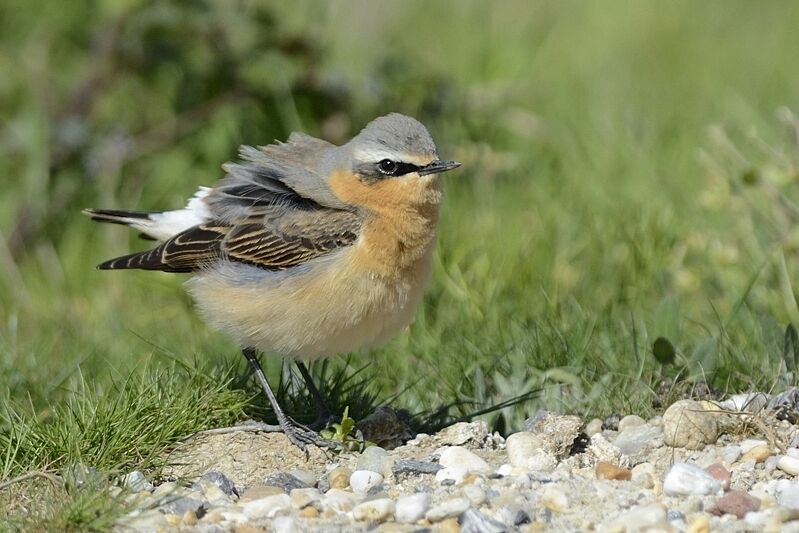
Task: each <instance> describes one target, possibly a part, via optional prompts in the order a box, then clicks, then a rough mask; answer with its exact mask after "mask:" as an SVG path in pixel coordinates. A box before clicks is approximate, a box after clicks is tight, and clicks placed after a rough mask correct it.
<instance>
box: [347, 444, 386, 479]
mask: <svg viewBox="0 0 799 533" xmlns="http://www.w3.org/2000/svg"><path fill="white" fill-rule="evenodd" d="M390 463H391V461H390V460H389V455H388V452H387V451H386V450H384V449H383V448H381V447H380V446H369V447H368V448H366V449H365V450H364V451H363V453H361V455H360V456H359V457H358V460H357V462H356V463H355V469H356V470H369V471H372V472H377V473H378V474H380V475H381V476H386V475H388V474H389V472H391V465H390ZM387 466H388V472H387V471H386V470H385V469H386V467H387Z"/></svg>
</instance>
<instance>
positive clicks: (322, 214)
mask: <svg viewBox="0 0 799 533" xmlns="http://www.w3.org/2000/svg"><path fill="white" fill-rule="evenodd" d="M359 229H360V223H359V219H358V216H357V215H356V214H354V213H350V212H347V211H335V210H320V211H313V212H311V213H308V212H304V213H303V212H299V211H298V212H293V213H292V212H289V213H285V214H284V215H283V216H282V217H280V218H278V219H276V220H273V221H270V220H261V221H258V222H256V221H253V219H249V220H247V221H244V222H243V223H241V224H230V225H222V224H203V225H200V226H195V227H193V228H190V229H188V230H186V231H184V232H183V233H179V234H178V235H176V236H175V237H173V238H171V239H170V240H168V241H166V242H164V243H163V244H161V245H160V246H158V247H156V248H153V249H152V250H149V251H147V252H141V253H137V254H131V255H126V256H123V257H118V258H116V259H112V260H110V261H106V262H105V263H102V264H101V265H99V266H98V268H100V269H103V270H112V269H130V268H134V269H143V270H161V271H164V272H195V271H198V270H202V269H204V268H207V267H208V266H210V265H212V264H213V263H214V262H215V261H218V260H220V259H223V258H224V259H227V260H229V261H233V262H239V263H246V264H250V265H253V266H257V267H259V268H263V269H265V270H285V269H287V268H291V267H294V266H298V265H301V264H303V263H306V262H307V261H310V260H311V259H314V258H316V257H320V256H323V255H325V254H328V253H330V252H332V251H334V250H336V249H338V248H342V247H344V246H349V245H351V244H353V243H354V242H355V240H356V239H357V238H358V232H359Z"/></svg>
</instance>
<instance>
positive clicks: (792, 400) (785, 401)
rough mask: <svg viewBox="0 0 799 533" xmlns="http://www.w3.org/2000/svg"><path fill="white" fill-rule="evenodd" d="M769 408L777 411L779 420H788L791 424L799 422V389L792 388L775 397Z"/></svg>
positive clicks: (770, 401)
mask: <svg viewBox="0 0 799 533" xmlns="http://www.w3.org/2000/svg"><path fill="white" fill-rule="evenodd" d="M768 408H769V409H771V410H773V411H775V413H776V417H777V420H787V421H788V422H790V423H791V424H796V423H797V422H799V389H797V388H796V387H792V388H790V389H788V390H786V391H785V392H782V393H780V394H778V395H776V396H773V397H772V398H771V399H770V400H769V402H768Z"/></svg>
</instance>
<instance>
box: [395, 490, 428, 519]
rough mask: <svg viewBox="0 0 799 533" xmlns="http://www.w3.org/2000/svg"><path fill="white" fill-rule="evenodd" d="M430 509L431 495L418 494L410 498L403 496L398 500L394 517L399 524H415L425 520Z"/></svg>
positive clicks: (409, 496)
mask: <svg viewBox="0 0 799 533" xmlns="http://www.w3.org/2000/svg"><path fill="white" fill-rule="evenodd" d="M429 508H430V495H429V494H427V493H426V492H417V493H416V494H411V495H408V496H401V497H400V498H399V499H398V500H397V504H396V508H395V510H394V516H395V518H396V520H397V522H402V523H405V524H413V523H414V522H416V521H417V520H420V519H422V518H424V515H425V513H427V510H428V509H429Z"/></svg>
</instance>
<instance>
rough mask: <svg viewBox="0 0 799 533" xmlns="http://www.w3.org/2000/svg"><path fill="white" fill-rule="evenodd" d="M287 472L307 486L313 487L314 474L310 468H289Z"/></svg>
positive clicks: (314, 481) (314, 482)
mask: <svg viewBox="0 0 799 533" xmlns="http://www.w3.org/2000/svg"><path fill="white" fill-rule="evenodd" d="M288 473H289V474H290V475H292V476H294V477H295V478H297V479H299V480H300V481H301V482H303V483H305V485H306V486H307V487H313V486H315V485H316V481H317V479H316V474H314V473H313V472H311V471H310V470H300V469H295V470H289V471H288Z"/></svg>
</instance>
